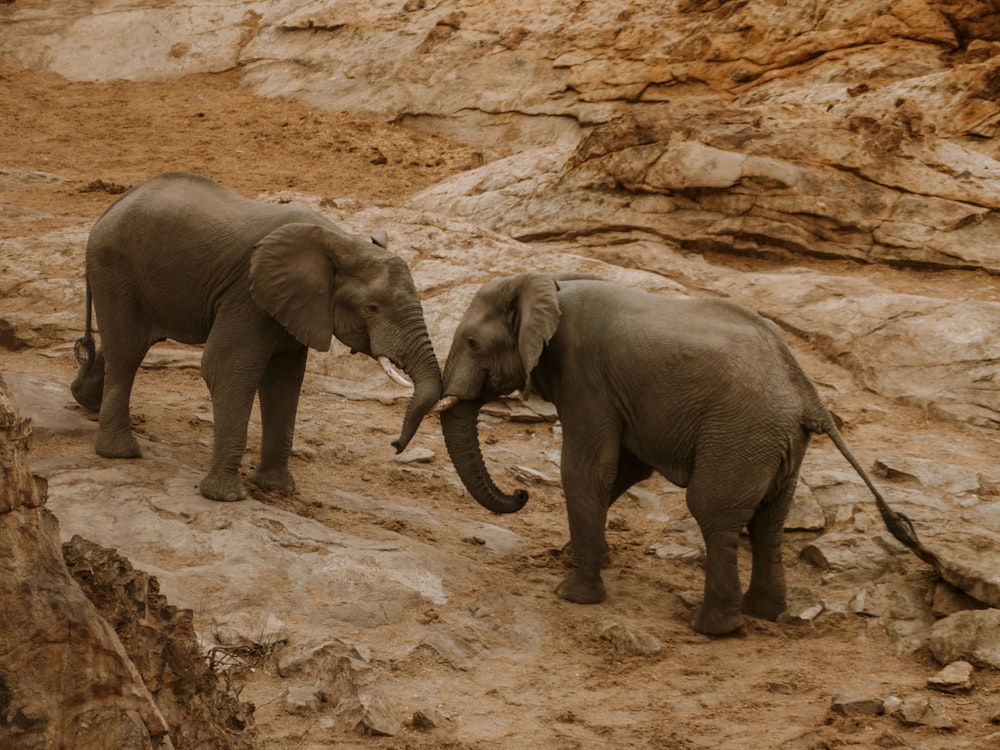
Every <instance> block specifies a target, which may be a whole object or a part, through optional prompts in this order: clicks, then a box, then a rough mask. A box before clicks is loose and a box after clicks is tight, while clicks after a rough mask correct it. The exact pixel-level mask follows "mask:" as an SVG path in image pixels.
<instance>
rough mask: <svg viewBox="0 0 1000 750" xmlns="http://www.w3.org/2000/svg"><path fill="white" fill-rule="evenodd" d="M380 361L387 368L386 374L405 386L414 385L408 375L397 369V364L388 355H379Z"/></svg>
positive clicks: (383, 367)
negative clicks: (407, 377)
mask: <svg viewBox="0 0 1000 750" xmlns="http://www.w3.org/2000/svg"><path fill="white" fill-rule="evenodd" d="M378 363H379V364H380V365H382V369H383V370H385V374H386V375H388V376H389V379H390V380H394V381H395V382H397V383H399V384H400V385H401V386H403V387H404V388H412V387H413V383H411V382H410V381H409V380H407V379H406V376H405V375H403V373H401V372H400V371H399V370H397V369H396V366H395V365H394V364H393V363H392V362H390V361H389V358H388V357H379V358H378Z"/></svg>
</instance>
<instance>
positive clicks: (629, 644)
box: [594, 618, 663, 656]
mask: <svg viewBox="0 0 1000 750" xmlns="http://www.w3.org/2000/svg"><path fill="white" fill-rule="evenodd" d="M594 634H595V637H596V638H598V639H600V640H602V641H607V642H608V643H610V644H611V646H612V648H613V649H614V650H615V651H616V652H618V653H620V654H623V655H625V656H656V655H658V654H659V653H660V651H661V650H662V648H663V647H662V645H661V644H660V641H659V640H658V639H657V638H656V637H655V636H653V635H652V634H651V633H647V632H646V631H644V630H642V629H641V628H636V627H634V626H633V625H630V624H628V623H624V622H620V621H618V620H615V619H612V618H605V619H603V620H601V621H600V622H598V623H597V625H596V626H595V628H594Z"/></svg>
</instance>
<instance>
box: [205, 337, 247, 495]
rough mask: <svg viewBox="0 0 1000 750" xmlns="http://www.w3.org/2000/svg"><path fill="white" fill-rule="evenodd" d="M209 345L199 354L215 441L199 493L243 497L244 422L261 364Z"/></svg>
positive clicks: (244, 490) (245, 493)
mask: <svg viewBox="0 0 1000 750" xmlns="http://www.w3.org/2000/svg"><path fill="white" fill-rule="evenodd" d="M228 355H229V356H227V355H226V354H224V353H222V352H220V351H218V350H217V349H216V348H215V347H213V346H212V345H211V340H210V342H209V344H206V346H205V352H204V354H203V355H202V363H201V367H202V375H204V377H205V382H206V383H207V384H208V389H209V391H210V392H211V394H212V414H213V420H214V422H215V444H214V447H213V449H212V467H211V468H210V469H209V471H208V474H206V475H205V478H204V479H202V480H201V485H200V487H199V489H200V490H201V494H202V495H204V496H205V497H207V498H209V499H210V500H222V501H227V502H230V501H235V500H245V499H246V497H247V490H246V487H244V486H243V482H242V481H240V476H239V469H240V463H241V461H242V460H243V453H244V452H245V451H246V445H247V423H248V422H249V421H250V411H251V409H252V408H253V397H254V394H255V393H256V391H257V383H258V382H259V377H260V372H261V371H262V370H263V366H261V367H253V366H252V365H248V364H247V363H246V362H240V361H238V360H237V358H236V357H235V356H233V353H232V352H228Z"/></svg>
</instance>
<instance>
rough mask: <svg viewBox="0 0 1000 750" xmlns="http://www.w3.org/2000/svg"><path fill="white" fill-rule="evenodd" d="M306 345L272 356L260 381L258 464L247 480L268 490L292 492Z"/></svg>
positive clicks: (306, 352)
mask: <svg viewBox="0 0 1000 750" xmlns="http://www.w3.org/2000/svg"><path fill="white" fill-rule="evenodd" d="M307 355H308V349H306V348H305V347H304V346H303V347H299V348H296V349H293V350H291V351H287V352H279V353H278V354H275V355H274V356H273V357H271V361H270V362H269V363H268V365H267V369H266V370H265V371H264V378H263V380H262V381H261V385H260V390H259V395H260V417H261V442H260V464H259V465H258V466H257V468H256V469H254V471H253V472H252V473H251V474H250V481H251V482H253V483H254V484H256V485H257V486H258V487H262V488H263V489H267V490H278V491H279V492H285V493H292V492H294V491H295V479H294V477H292V472H291V471H289V469H288V457H289V455H290V454H291V452H292V436H293V434H294V431H295V414H296V412H297V410H298V405H299V392H300V391H301V389H302V376H303V374H304V373H305V368H306V357H307Z"/></svg>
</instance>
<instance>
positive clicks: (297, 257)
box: [72, 172, 441, 500]
mask: <svg viewBox="0 0 1000 750" xmlns="http://www.w3.org/2000/svg"><path fill="white" fill-rule="evenodd" d="M86 278H87V312H86V319H87V322H86V331H85V335H84V337H83V338H82V339H80V340H79V341H78V342H77V347H76V350H77V359H78V360H79V362H80V369H79V372H78V374H77V376H76V379H75V380H74V381H73V384H72V392H73V396H74V398H76V400H77V401H78V402H79V403H80V404H81V405H82V406H84V407H85V408H87V409H90V410H91V411H98V410H99V411H100V416H99V420H98V431H97V438H96V440H95V449H96V450H97V452H98V453H99V454H100V455H102V456H108V457H112V458H133V457H138V456H139V455H140V449H139V444H138V442H137V441H136V439H135V436H134V435H133V434H132V430H131V426H130V424H129V398H130V394H131V391H132V383H133V381H134V379H135V374H136V371H137V370H138V368H139V365H140V364H141V363H142V360H143V358H144V357H145V355H146V352H147V351H148V350H149V347H150V346H152V345H153V344H154V343H156V342H158V341H163V340H164V339H167V338H170V339H173V340H175V341H178V342H181V343H185V344H204V350H203V352H202V359H201V371H202V375H203V377H204V378H205V382H206V383H207V385H208V388H209V391H210V392H211V398H212V410H213V413H214V420H215V444H214V449H213V456H212V463H211V468H210V469H209V472H208V474H207V475H206V476H205V478H204V479H203V480H202V482H201V485H200V489H201V493H202V494H203V495H204V496H205V497H208V498H211V499H213V500H240V499H243V498H245V497H246V496H247V490H246V488H245V487H244V485H243V483H242V482H241V480H240V477H239V473H238V472H239V468H240V463H241V461H242V457H243V453H244V451H245V448H246V442H247V423H248V422H249V419H250V412H251V409H252V407H253V400H254V396H255V395H256V396H257V397H258V398H259V401H260V414H261V432H262V434H261V446H260V460H259V463H258V465H257V467H256V468H255V469H254V471H253V472H252V473H251V474H250V475H249V478H250V480H251V481H252V482H253V483H254V484H256V485H257V486H259V487H262V488H264V489H277V490H280V491H283V492H292V491H294V489H295V481H294V479H293V477H292V474H291V472H290V471H289V468H288V456H289V454H290V452H291V448H292V433H293V430H294V427H295V414H296V411H297V408H298V400H299V391H300V388H301V385H302V379H303V374H304V372H305V366H306V357H307V354H308V349H309V348H312V349H316V350H318V351H327V350H328V349H329V348H330V342H331V339H332V337H334V336H336V338H337V339H338V340H339V341H341V342H342V343H343V344H345V345H346V346H348V347H350V349H351V351H352V353H356V352H360V353H363V354H367V355H369V356H370V357H373V358H376V359H380V360H381V361H383V363H384V361H385V360H389V362H391V363H392V364H393V365H395V366H396V367H398V368H399V369H401V370H403V371H404V372H405V373H406V374H407V375H409V377H410V379H411V380H412V381H413V386H414V393H413V396H412V398H411V399H410V402H409V404H408V406H407V409H406V414H405V416H404V419H403V426H402V430H401V433H400V436H399V438H398V439H397V440H396V441H395V442H394V443H393V445H394V446H395V447H396V449H397V451H402V450H403V448H405V447H406V445H407V443H409V441H410V439H411V438H412V437H413V435H414V433H415V432H416V430H417V428H418V427H419V425H420V422H421V420H422V419H423V417H424V416H425V415H426V414H427V413H428V412H429V411H430V409H431V408H432V407H433V406H434V404H435V403H436V402H437V400H438V398H439V397H440V395H441V371H440V369H439V366H438V361H437V358H436V356H435V354H434V350H433V347H432V346H431V341H430V337H429V335H428V333H427V326H426V324H425V322H424V315H423V309H422V307H421V305H420V299H419V298H418V296H417V291H416V287H415V286H414V283H413V277H412V276H411V275H410V271H409V269H408V268H407V266H406V263H405V262H404V261H403V260H402V259H401V258H400V257H399V256H397V255H395V254H393V253H391V252H389V251H388V250H387V249H386V248H385V241H384V239H383V237H382V236H379V237H378V238H377V239H375V240H371V241H369V240H364V239H361V238H359V237H355V236H354V235H351V234H349V233H347V232H345V231H344V230H342V229H339V228H338V227H337V226H336V225H334V224H333V223H332V222H330V221H329V220H328V219H327V218H326V217H324V216H323V215H322V214H320V213H319V212H317V211H314V210H312V209H310V208H307V207H302V206H295V205H291V204H283V205H275V204H270V203H263V202H260V201H254V200H250V199H248V198H244V197H242V196H239V195H237V194H235V193H233V192H230V191H229V190H227V189H226V188H224V187H222V186H221V185H219V184H218V183H216V182H214V181H213V180H211V179H209V178H208V177H204V176H201V175H196V174H188V173H183V172H168V173H164V174H161V175H159V176H157V177H154V178H152V179H150V180H149V181H147V182H144V183H142V184H140V185H138V186H136V187H134V188H132V189H131V190H129V191H128V192H126V193H125V194H124V195H122V196H121V198H119V199H118V200H117V201H116V202H115V203H114V204H112V205H111V207H110V208H108V210H107V211H105V212H104V214H103V215H102V216H101V217H100V218H99V219H98V220H97V222H96V224H95V225H94V227H93V229H92V230H91V232H90V236H89V239H88V241H87V252H86ZM91 305H93V311H94V314H95V315H96V318H97V328H98V331H99V332H100V339H101V346H100V349H99V350H98V349H97V348H96V347H95V344H94V337H93V334H92V331H91Z"/></svg>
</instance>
